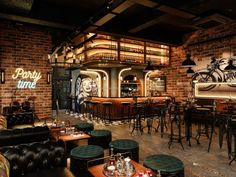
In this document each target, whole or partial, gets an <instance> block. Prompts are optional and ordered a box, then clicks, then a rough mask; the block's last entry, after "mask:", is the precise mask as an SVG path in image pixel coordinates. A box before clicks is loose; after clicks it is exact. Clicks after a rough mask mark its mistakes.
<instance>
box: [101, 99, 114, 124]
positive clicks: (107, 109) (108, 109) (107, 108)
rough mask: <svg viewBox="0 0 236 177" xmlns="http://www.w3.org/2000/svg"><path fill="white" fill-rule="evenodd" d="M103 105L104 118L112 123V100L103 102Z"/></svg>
mask: <svg viewBox="0 0 236 177" xmlns="http://www.w3.org/2000/svg"><path fill="white" fill-rule="evenodd" d="M102 106H103V115H102V119H103V121H104V122H105V123H106V119H108V121H109V123H111V114H112V102H102Z"/></svg>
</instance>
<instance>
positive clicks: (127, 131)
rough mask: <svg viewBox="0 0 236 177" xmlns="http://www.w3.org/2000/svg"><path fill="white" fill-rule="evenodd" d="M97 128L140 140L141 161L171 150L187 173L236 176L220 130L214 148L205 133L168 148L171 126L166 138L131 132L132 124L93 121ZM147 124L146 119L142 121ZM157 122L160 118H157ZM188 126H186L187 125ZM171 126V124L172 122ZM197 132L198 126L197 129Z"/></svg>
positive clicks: (190, 175)
mask: <svg viewBox="0 0 236 177" xmlns="http://www.w3.org/2000/svg"><path fill="white" fill-rule="evenodd" d="M58 119H59V120H70V121H71V122H72V123H77V122H80V121H85V120H81V118H75V117H74V116H69V115H66V114H64V112H61V113H60V114H59V116H58ZM93 123H94V125H95V129H108V130H111V131H112V138H113V140H115V139H121V138H129V139H133V140H136V141H137V142H139V147H140V150H139V155H140V163H142V162H143V160H144V158H145V157H146V156H148V155H151V154H160V153H163V154H169V155H173V156H176V157H178V158H179V159H181V160H182V161H183V163H184V165H185V177H222V176H225V177H235V176H236V161H234V162H233V163H232V164H231V165H228V162H229V159H228V154H227V146H226V141H225V140H224V144H223V147H222V149H220V148H219V145H218V130H216V133H215V134H214V137H213V142H212V146H211V149H210V152H209V153H208V152H207V147H208V141H209V140H208V139H207V138H206V137H205V136H202V137H201V138H200V144H197V143H196V141H195V140H194V139H192V140H191V144H192V146H191V147H190V146H188V143H187V142H186V140H185V139H183V145H184V150H183V149H182V147H181V146H180V144H178V143H174V144H173V145H172V146H171V148H170V149H169V148H168V141H169V134H170V130H166V129H165V131H164V135H163V138H161V136H160V132H154V131H153V132H151V134H148V133H147V130H146V129H145V130H144V133H143V134H142V135H141V134H140V133H139V132H137V131H135V132H134V133H133V134H131V131H132V127H129V124H125V123H123V124H118V122H116V123H117V124H116V125H115V124H112V125H109V126H106V125H103V124H100V123H97V122H96V121H93ZM142 124H143V125H145V124H146V122H142ZM154 125H156V122H154ZM183 127H184V126H183ZM168 129H169V125H168ZM182 134H184V128H182ZM193 135H195V130H194V131H193Z"/></svg>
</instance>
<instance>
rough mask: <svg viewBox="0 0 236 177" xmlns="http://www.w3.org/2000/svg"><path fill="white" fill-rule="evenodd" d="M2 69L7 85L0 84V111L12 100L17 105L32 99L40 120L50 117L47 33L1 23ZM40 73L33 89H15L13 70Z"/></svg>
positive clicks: (36, 28) (31, 27)
mask: <svg viewBox="0 0 236 177" xmlns="http://www.w3.org/2000/svg"><path fill="white" fill-rule="evenodd" d="M0 46H1V47H0V58H1V68H3V69H5V73H6V82H5V84H0V98H1V99H0V100H1V101H0V106H1V107H0V108H1V111H2V108H3V107H4V106H9V104H10V103H11V100H12V97H15V99H16V100H19V102H23V101H24V100H25V99H27V98H28V97H31V96H35V97H36V99H35V110H36V114H37V115H38V116H39V118H42V117H46V116H51V89H52V88H51V85H50V84H47V83H46V77H47V72H50V71H51V67H50V66H48V65H47V54H48V53H50V51H51V35H50V33H49V32H48V31H47V30H46V29H41V28H39V27H34V26H30V25H15V24H14V23H10V22H0ZM19 67H21V68H23V69H24V70H26V71H34V70H36V71H37V72H41V75H42V78H41V79H40V80H39V81H38V82H37V86H36V88H35V89H16V85H17V81H16V80H13V79H12V77H11V76H12V74H14V72H15V69H16V68H19Z"/></svg>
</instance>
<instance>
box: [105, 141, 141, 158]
mask: <svg viewBox="0 0 236 177" xmlns="http://www.w3.org/2000/svg"><path fill="white" fill-rule="evenodd" d="M109 146H110V147H113V152H114V153H115V154H116V153H124V152H129V153H130V155H131V157H130V158H131V159H132V160H134V161H136V162H139V144H138V142H136V141H134V140H130V139H118V140H114V141H112V142H110V144H109Z"/></svg>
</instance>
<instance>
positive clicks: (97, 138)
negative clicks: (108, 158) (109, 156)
mask: <svg viewBox="0 0 236 177" xmlns="http://www.w3.org/2000/svg"><path fill="white" fill-rule="evenodd" d="M89 135H90V136H91V137H90V138H89V139H88V144H93V145H98V146H101V147H103V148H104V149H107V148H109V143H110V142H111V139H112V134H111V131H110V130H93V131H91V132H89Z"/></svg>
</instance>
